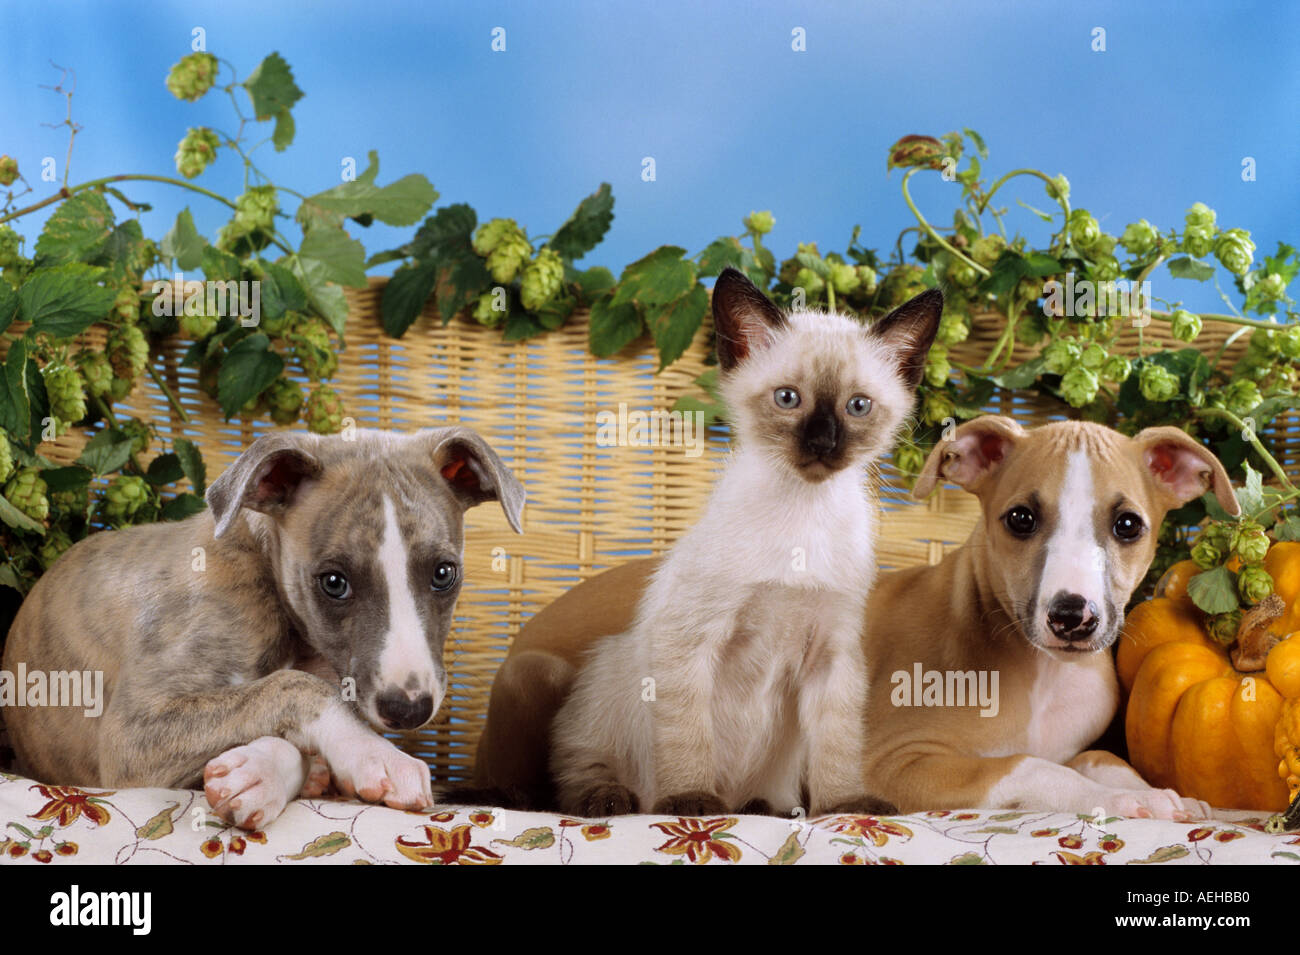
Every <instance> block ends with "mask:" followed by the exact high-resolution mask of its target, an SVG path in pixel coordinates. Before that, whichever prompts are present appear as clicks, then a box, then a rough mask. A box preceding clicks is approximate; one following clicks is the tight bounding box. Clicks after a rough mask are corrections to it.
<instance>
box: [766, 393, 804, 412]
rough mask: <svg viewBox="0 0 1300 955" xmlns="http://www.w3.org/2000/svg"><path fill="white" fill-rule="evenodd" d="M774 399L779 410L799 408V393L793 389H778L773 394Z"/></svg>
mask: <svg viewBox="0 0 1300 955" xmlns="http://www.w3.org/2000/svg"><path fill="white" fill-rule="evenodd" d="M772 398H773V400H775V401H776V406H777V407H778V408H785V409H786V410H789V409H790V408H798V407H799V392H797V391H795V390H794V389H793V388H778V389H776V391H774V392H772Z"/></svg>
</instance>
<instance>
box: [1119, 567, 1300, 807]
mask: <svg viewBox="0 0 1300 955" xmlns="http://www.w3.org/2000/svg"><path fill="white" fill-rule="evenodd" d="M1188 565H1190V566H1188ZM1264 566H1265V569H1266V570H1268V572H1269V574H1270V575H1271V576H1272V577H1273V581H1274V591H1275V592H1276V593H1277V594H1278V596H1279V597H1281V598H1282V600H1283V602H1284V603H1285V604H1286V610H1285V612H1284V613H1283V615H1282V617H1280V618H1278V619H1277V620H1275V621H1273V623H1272V624H1270V629H1271V630H1272V631H1273V632H1275V633H1283V634H1292V635H1291V636H1290V637H1289V638H1288V639H1286V640H1283V641H1282V642H1280V643H1278V644H1277V645H1276V646H1275V647H1273V649H1272V650H1271V651H1270V652H1269V655H1268V658H1267V661H1266V667H1265V670H1264V671H1262V672H1257V673H1241V672H1239V671H1237V670H1236V669H1235V668H1234V667H1233V665H1232V662H1231V660H1230V659H1229V656H1228V651H1227V649H1226V648H1225V647H1222V646H1220V645H1219V644H1218V643H1216V642H1215V641H1214V640H1212V639H1210V637H1208V636H1207V635H1206V633H1205V630H1204V628H1203V626H1202V614H1201V613H1200V611H1199V610H1197V608H1196V606H1195V605H1194V604H1193V603H1192V601H1191V598H1190V597H1188V596H1187V581H1188V580H1189V579H1190V578H1191V577H1192V576H1194V575H1195V572H1196V571H1195V565H1194V564H1191V562H1190V561H1185V562H1183V563H1182V564H1177V565H1175V566H1174V567H1173V568H1171V569H1170V571H1169V572H1168V573H1167V574H1166V575H1165V577H1164V578H1163V579H1162V580H1161V582H1160V584H1159V585H1158V587H1157V592H1158V593H1160V594H1162V596H1158V597H1155V598H1153V599H1152V600H1148V601H1146V602H1144V603H1141V604H1139V605H1138V606H1137V607H1135V608H1133V612H1132V613H1130V614H1129V615H1128V619H1127V620H1126V621H1125V624H1124V635H1123V637H1122V638H1121V640H1120V646H1119V654H1118V657H1117V661H1116V663H1117V667H1118V670H1119V677H1120V682H1121V683H1122V685H1123V686H1124V688H1125V690H1126V691H1128V697H1129V699H1128V709H1127V712H1126V713H1125V720H1124V723H1125V731H1126V735H1127V737H1128V749H1129V759H1130V761H1131V762H1132V763H1133V765H1134V767H1136V768H1137V770H1138V772H1140V773H1141V774H1142V775H1143V776H1144V777H1145V778H1146V779H1147V780H1148V781H1149V782H1150V783H1151V784H1152V785H1154V786H1161V787H1169V788H1171V789H1175V790H1177V791H1178V792H1180V793H1182V794H1183V795H1185V796H1194V797H1196V798H1198V799H1204V800H1205V801H1206V802H1208V803H1210V804H1211V805H1213V806H1217V807H1221V808H1232V809H1256V810H1269V811H1274V812H1279V811H1281V810H1283V809H1285V808H1286V807H1287V804H1288V803H1289V802H1290V800H1291V797H1292V796H1293V795H1294V793H1295V791H1296V790H1297V789H1300V633H1293V631H1300V599H1297V598H1298V597H1300V544H1297V543H1279V544H1274V545H1273V546H1272V547H1271V548H1270V549H1269V553H1268V556H1267V558H1266V560H1265V562H1264ZM1279 760H1281V763H1280V764H1279Z"/></svg>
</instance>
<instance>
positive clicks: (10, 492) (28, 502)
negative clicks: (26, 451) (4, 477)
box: [5, 468, 50, 523]
mask: <svg viewBox="0 0 1300 955" xmlns="http://www.w3.org/2000/svg"><path fill="white" fill-rule="evenodd" d="M48 490H49V489H48V488H47V487H46V485H45V481H44V480H43V479H42V478H41V472H40V470H39V469H37V468H19V469H18V473H16V474H15V475H14V476H13V477H12V478H10V479H9V483H8V484H6V485H5V500H7V501H8V502H9V503H10V504H12V505H13V506H14V507H16V508H18V510H20V511H22V513H24V514H26V515H27V516H28V517H30V518H31V519H32V520H34V521H38V522H41V523H43V522H44V521H45V519H46V518H47V517H49V516H50V499H49V497H48V496H47V492H48Z"/></svg>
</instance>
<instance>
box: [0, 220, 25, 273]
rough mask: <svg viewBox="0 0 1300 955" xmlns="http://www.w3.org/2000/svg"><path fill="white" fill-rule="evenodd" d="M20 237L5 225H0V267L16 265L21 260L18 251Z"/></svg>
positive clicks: (20, 241)
mask: <svg viewBox="0 0 1300 955" xmlns="http://www.w3.org/2000/svg"><path fill="white" fill-rule="evenodd" d="M21 243H22V238H21V237H20V236H19V235H18V233H17V232H15V231H14V230H13V229H11V228H10V227H9V226H7V225H0V269H5V268H8V267H9V266H11V265H17V264H18V263H19V262H21V261H22V260H23V257H22V256H21V255H20V254H19V253H18V246H19V245H20V244H21Z"/></svg>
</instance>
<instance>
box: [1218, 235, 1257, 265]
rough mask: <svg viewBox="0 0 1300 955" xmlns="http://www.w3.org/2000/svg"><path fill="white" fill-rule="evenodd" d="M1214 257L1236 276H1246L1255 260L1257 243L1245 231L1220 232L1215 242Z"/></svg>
mask: <svg viewBox="0 0 1300 955" xmlns="http://www.w3.org/2000/svg"><path fill="white" fill-rule="evenodd" d="M1214 257H1215V258H1216V259H1218V260H1219V262H1220V263H1222V265H1223V267H1224V268H1225V269H1227V270H1228V271H1229V272H1232V273H1233V274H1234V275H1245V274H1246V273H1247V272H1249V271H1250V264H1251V262H1253V261H1254V258H1255V243H1254V242H1252V241H1251V240H1250V233H1249V232H1247V231H1246V230H1245V229H1229V230H1228V231H1226V232H1220V233H1219V237H1218V238H1217V239H1215V240H1214Z"/></svg>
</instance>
